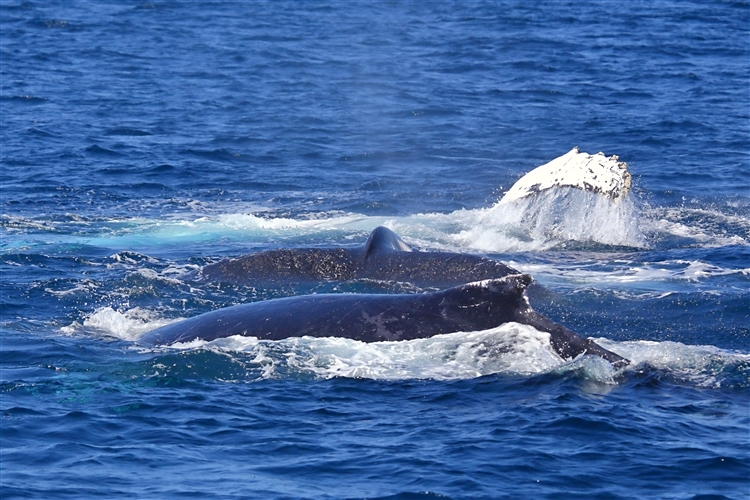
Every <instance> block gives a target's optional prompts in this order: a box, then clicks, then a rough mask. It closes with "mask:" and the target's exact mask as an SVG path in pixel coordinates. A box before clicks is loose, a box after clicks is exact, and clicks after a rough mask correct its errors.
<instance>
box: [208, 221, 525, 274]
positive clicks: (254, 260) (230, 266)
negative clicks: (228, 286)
mask: <svg viewBox="0 0 750 500" xmlns="http://www.w3.org/2000/svg"><path fill="white" fill-rule="evenodd" d="M509 274H518V271H516V270H515V269H513V268H511V267H509V266H506V265H505V264H503V263H502V262H498V261H496V260H492V259H489V258H487V257H482V256H479V255H471V254H462V253H452V252H419V251H416V250H414V249H412V248H411V247H410V246H409V245H407V244H406V242H404V240H402V239H401V238H400V237H399V236H398V235H397V234H396V233H394V232H393V231H391V230H390V229H388V228H385V227H382V226H381V227H377V228H375V229H374V230H373V231H372V233H371V234H370V237H369V238H368V239H367V242H366V243H365V244H364V245H361V246H357V247H352V248H297V249H279V250H266V251H264V252H258V253H252V254H248V255H243V256H241V257H237V258H234V259H225V260H222V261H219V262H217V263H215V264H209V265H207V266H205V267H204V268H203V269H202V270H201V275H202V277H203V278H204V279H209V280H211V281H223V282H229V283H238V284H252V285H256V284H263V283H272V284H274V283H310V282H321V281H353V280H361V279H372V280H381V281H400V282H409V283H412V284H414V285H416V286H419V287H433V288H444V287H448V286H455V285H460V284H464V283H469V282H472V281H480V280H485V279H492V278H502V277H503V276H507V275H509Z"/></svg>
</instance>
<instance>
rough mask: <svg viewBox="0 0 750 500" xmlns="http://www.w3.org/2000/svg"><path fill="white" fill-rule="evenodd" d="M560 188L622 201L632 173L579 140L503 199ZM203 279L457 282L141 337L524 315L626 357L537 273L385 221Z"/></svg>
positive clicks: (239, 314) (357, 329) (419, 334)
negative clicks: (594, 336)
mask: <svg viewBox="0 0 750 500" xmlns="http://www.w3.org/2000/svg"><path fill="white" fill-rule="evenodd" d="M554 187H574V188H578V189H582V190H586V191H591V192H594V193H598V194H602V195H605V196H608V197H609V198H610V199H611V200H613V201H615V202H616V201H618V200H620V199H622V198H623V197H625V196H626V195H627V193H628V192H629V189H630V174H629V173H628V171H627V166H626V164H624V163H621V162H619V161H618V158H617V157H616V156H612V157H609V158H607V157H605V156H604V155H603V154H602V153H599V154H597V155H588V154H586V153H580V152H579V151H578V149H577V148H574V149H573V150H571V151H570V152H569V153H568V154H566V155H564V156H562V157H560V158H557V159H556V160H553V161H551V162H550V163H548V164H546V165H542V166H541V167H539V168H537V169H535V170H533V171H531V172H529V173H528V174H527V175H525V176H524V177H523V178H521V179H520V180H519V181H518V182H517V183H516V184H514V185H513V187H511V189H510V190H509V191H508V192H507V193H506V194H505V196H504V197H503V199H502V200H501V201H500V203H499V204H504V203H510V202H513V201H515V200H519V199H521V198H525V197H528V196H533V195H535V194H537V193H539V192H541V191H544V190H547V189H551V188H554ZM200 278H201V279H206V280H211V281H222V282H230V283H236V284H252V285H264V284H270V285H275V284H299V283H319V282H325V281H334V282H335V281H355V280H378V281H389V282H408V283H412V284H414V285H416V286H418V287H423V288H446V287H452V288H448V289H443V290H440V291H432V292H428V293H421V294H319V295H302V296H295V297H287V298H282V299H274V300H267V301H261V302H253V303H249V304H242V305H238V306H234V307H229V308H225V309H220V310H217V311H212V312H209V313H205V314H202V315H199V316H195V317H193V318H190V319H186V320H183V321H181V322H178V323H174V324H171V325H167V326H164V327H162V328H158V329H156V330H153V331H151V332H149V333H147V334H145V335H144V336H143V337H142V338H141V340H140V341H141V342H142V343H145V344H151V345H164V344H174V343H180V342H189V341H192V340H195V339H202V340H206V341H210V340H214V339H216V338H222V337H229V336H232V335H243V336H250V337H257V338H259V339H267V340H280V339H284V338H289V337H302V336H312V337H346V338H351V339H355V340H360V341H363V342H379V341H395V340H410V339H416V338H426V337H431V336H434V335H439V334H445V333H453V332H460V331H477V330H486V329H489V328H494V327H497V326H499V325H501V324H503V323H507V322H517V323H522V324H526V325H530V326H532V327H534V328H536V329H537V330H540V331H543V332H547V333H549V334H550V344H551V346H552V348H553V350H554V351H555V352H556V353H557V354H558V355H559V356H560V357H561V358H563V359H566V360H570V359H574V358H576V357H578V356H581V355H583V354H592V355H596V356H600V357H602V358H604V359H606V360H607V361H609V362H611V363H612V364H614V365H615V366H625V365H627V364H628V363H629V361H628V360H626V359H624V358H622V357H621V356H619V355H617V354H615V353H613V352H611V351H608V350H606V349H604V348H603V347H601V346H599V345H598V344H596V343H595V342H593V341H592V340H590V339H585V338H583V337H581V336H579V335H577V334H576V333H574V332H572V331H571V330H569V329H567V328H566V327H564V326H562V325H560V324H558V323H555V322H554V321H552V320H550V319H548V318H546V317H544V316H542V315H541V314H539V313H537V312H536V311H534V310H533V309H532V308H531V305H530V304H529V301H528V298H527V296H526V293H525V292H526V288H527V287H528V285H529V284H530V283H531V282H532V281H533V280H532V278H531V277H530V276H529V275H527V274H522V273H520V272H519V271H517V270H515V269H513V268H511V267H509V266H507V265H505V264H503V263H501V262H498V261H496V260H493V259H489V258H487V257H482V256H478V255H471V254H460V253H452V252H420V251H416V250H415V249H413V248H411V247H410V246H409V245H408V244H407V243H406V242H404V241H403V240H402V239H401V238H400V237H399V236H398V235H397V234H395V233H394V232H393V231H391V230H390V229H387V228H385V227H377V228H375V230H373V231H372V233H371V234H370V236H369V238H368V240H367V242H366V243H365V244H364V245H361V246H356V247H349V248H299V249H279V250H268V251H263V252H258V253H253V254H249V255H244V256H241V257H238V258H232V259H225V260H222V261H220V262H217V263H214V264H209V265H206V266H204V267H203V269H201V271H200Z"/></svg>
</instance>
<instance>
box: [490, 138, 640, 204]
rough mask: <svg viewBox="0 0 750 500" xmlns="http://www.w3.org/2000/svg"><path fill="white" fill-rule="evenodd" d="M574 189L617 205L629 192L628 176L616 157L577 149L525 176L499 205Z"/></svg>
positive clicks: (623, 163) (514, 185)
mask: <svg viewBox="0 0 750 500" xmlns="http://www.w3.org/2000/svg"><path fill="white" fill-rule="evenodd" d="M558 187H573V188H577V189H581V190H583V191H591V192H593V193H598V194H602V195H605V196H608V197H609V198H610V199H612V200H613V201H618V200H621V199H623V198H624V197H625V196H627V194H628V192H630V172H628V166H627V164H626V163H625V162H621V161H619V158H618V157H617V156H610V157H607V156H604V153H597V154H595V155H590V154H588V153H581V152H580V151H579V150H578V148H577V147H575V148H573V149H571V150H570V151H569V152H568V153H566V154H564V155H562V156H560V157H558V158H555V159H554V160H552V161H551V162H549V163H545V164H544V165H542V166H541V167H537V168H535V169H534V170H532V171H531V172H529V173H528V174H526V175H524V176H523V177H522V178H521V179H519V180H518V182H516V183H515V184H513V186H512V187H511V188H510V190H508V192H507V193H505V196H503V198H502V200H500V203H509V202H512V201H515V200H519V199H521V198H525V197H527V196H532V195H535V194H537V193H539V192H540V191H544V190H546V189H552V188H558Z"/></svg>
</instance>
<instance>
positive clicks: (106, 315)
mask: <svg viewBox="0 0 750 500" xmlns="http://www.w3.org/2000/svg"><path fill="white" fill-rule="evenodd" d="M174 321H176V320H165V319H163V318H161V317H159V315H158V314H156V313H154V312H153V311H149V310H147V309H142V308H140V307H135V308H133V309H126V310H123V311H117V310H115V309H113V308H111V307H109V306H107V307H100V308H98V309H97V310H96V311H94V312H93V313H91V314H90V315H88V316H87V317H86V318H85V319H84V320H83V324H81V323H78V322H75V323H73V324H71V325H69V326H64V327H62V328H61V329H60V330H61V331H62V332H63V333H65V334H68V335H72V334H76V333H84V334H95V335H104V336H108V337H115V338H118V339H122V340H128V341H135V340H137V339H138V338H140V336H141V335H143V334H144V333H146V332H148V331H151V330H153V329H155V328H159V327H161V326H164V325H168V324H170V323H173V322H174Z"/></svg>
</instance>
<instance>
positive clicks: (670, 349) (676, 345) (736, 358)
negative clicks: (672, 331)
mask: <svg viewBox="0 0 750 500" xmlns="http://www.w3.org/2000/svg"><path fill="white" fill-rule="evenodd" d="M595 341H596V342H597V343H598V344H600V345H601V346H602V347H604V348H605V349H610V350H614V351H616V352H617V353H618V354H620V355H621V356H624V357H626V358H628V359H629V360H630V361H631V365H630V367H628V368H627V369H628V370H638V369H639V368H640V367H641V366H648V367H651V368H655V369H658V370H664V371H666V372H668V373H669V374H670V375H671V376H673V377H676V378H680V379H683V380H685V381H688V382H691V383H693V384H696V385H698V386H700V387H713V388H718V387H721V386H722V383H723V378H722V376H721V371H722V370H723V369H724V368H725V367H726V366H727V365H733V364H734V365H737V364H747V363H750V354H748V353H741V352H737V351H728V350H726V349H720V348H718V347H714V346H709V345H688V344H682V343H680V342H669V341H664V342H654V341H649V340H636V341H629V342H613V341H611V340H608V339H604V338H601V339H595Z"/></svg>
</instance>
